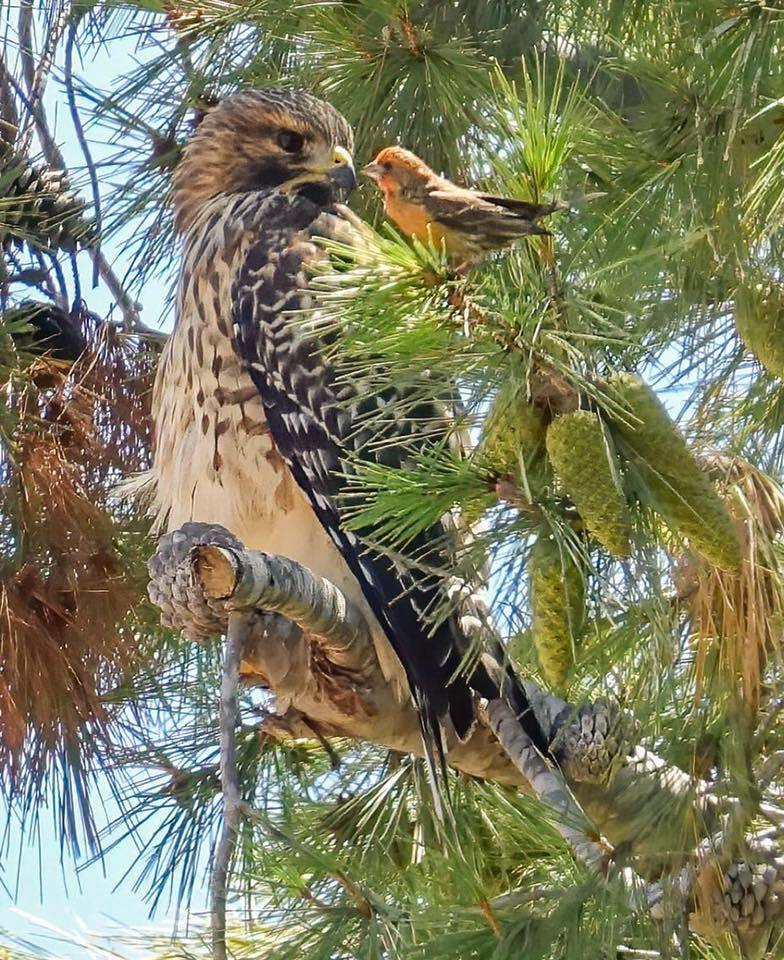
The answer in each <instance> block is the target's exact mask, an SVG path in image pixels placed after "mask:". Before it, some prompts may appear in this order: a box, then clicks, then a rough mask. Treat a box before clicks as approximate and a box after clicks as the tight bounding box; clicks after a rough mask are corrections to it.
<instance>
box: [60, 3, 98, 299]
mask: <svg viewBox="0 0 784 960" xmlns="http://www.w3.org/2000/svg"><path fill="white" fill-rule="evenodd" d="M77 28H78V20H77V21H74V22H73V23H72V24H71V26H70V27H69V29H68V37H67V39H66V41H65V65H64V66H65V70H64V79H65V93H66V96H67V98H68V107H69V109H70V111H71V122H72V123H73V126H74V131H75V133H76V139H77V140H78V141H79V146H80V147H81V150H82V155H83V156H84V162H85V166H86V167H87V174H88V176H89V177H90V190H91V192H92V195H93V219H94V220H95V232H96V234H97V238H96V240H95V246H94V249H95V250H96V251H100V249H101V229H102V226H103V218H102V215H101V191H100V189H99V187H98V173H97V171H96V169H95V163H94V161H93V157H92V154H91V153H90V145H89V144H88V143H87V137H86V136H85V133H84V126H83V125H82V118H81V116H80V115H79V108H78V107H77V105H76V94H75V93H74V86H73V48H74V43H75V42H76V31H77ZM99 276H100V274H99V270H98V261H97V260H95V259H94V260H93V288H95V287H97V286H98V278H99Z"/></svg>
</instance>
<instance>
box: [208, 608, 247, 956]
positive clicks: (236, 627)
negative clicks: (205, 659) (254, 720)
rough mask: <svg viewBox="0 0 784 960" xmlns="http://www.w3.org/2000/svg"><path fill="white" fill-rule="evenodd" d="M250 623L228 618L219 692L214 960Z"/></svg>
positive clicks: (222, 934) (235, 809)
mask: <svg viewBox="0 0 784 960" xmlns="http://www.w3.org/2000/svg"><path fill="white" fill-rule="evenodd" d="M249 630H250V620H249V618H248V617H247V616H244V615H243V614H236V613H235V614H233V615H232V616H230V617H229V625H228V629H227V631H226V644H225V646H224V653H223V677H222V680H221V690H220V778H221V792H222V794H223V824H222V826H221V834H220V837H219V839H218V843H217V846H216V848H215V857H214V860H213V866H212V877H211V880H210V895H211V898H212V905H211V914H212V922H211V930H212V956H213V960H226V899H227V894H226V888H227V883H228V877H229V867H230V865H231V859H232V856H233V854H234V848H235V846H236V842H237V830H238V828H239V822H240V782H239V776H238V773H237V748H236V732H237V721H238V719H239V707H238V702H237V687H238V685H239V679H240V659H241V657H242V650H243V648H244V646H245V644H246V643H247V640H248V633H249Z"/></svg>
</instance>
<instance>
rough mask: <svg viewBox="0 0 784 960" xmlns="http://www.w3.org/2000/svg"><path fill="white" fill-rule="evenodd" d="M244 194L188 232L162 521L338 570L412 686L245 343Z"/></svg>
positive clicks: (247, 236)
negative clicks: (295, 472) (215, 528)
mask: <svg viewBox="0 0 784 960" xmlns="http://www.w3.org/2000/svg"><path fill="white" fill-rule="evenodd" d="M243 204H245V201H244V200H243V199H242V198H239V199H238V198H234V199H229V198H226V197H221V198H218V199H216V200H213V201H211V202H210V203H209V204H208V205H207V206H206V207H205V208H204V210H203V211H202V212H201V213H200V215H199V216H198V217H197V218H196V219H195V221H194V222H193V224H192V225H191V227H190V228H189V229H188V231H187V232H186V234H185V236H184V238H183V254H182V256H183V261H182V269H181V271H180V281H179V287H178V291H177V322H176V326H175V329H174V332H173V333H172V336H171V337H170V339H169V341H168V343H167V344H166V348H165V350H164V354H163V356H162V357H161V361H160V364H159V367H158V373H157V377H156V383H155V395H154V401H153V415H154V421H155V458H154V466H153V474H154V477H153V479H154V484H155V499H154V511H155V514H156V526H157V527H158V528H159V529H166V530H175V529H177V528H178V527H180V526H182V524H183V523H186V522H187V521H189V520H194V521H202V522H205V523H219V524H221V525H222V526H224V527H226V529H227V530H229V531H231V533H233V534H234V535H235V536H236V537H238V538H239V539H240V540H241V541H242V543H243V544H245V546H246V547H248V548H249V549H253V550H264V551H266V552H267V553H273V554H278V555H281V556H285V557H289V558H290V559H292V560H296V561H297V562H299V563H301V564H303V565H304V566H306V567H308V568H309V569H310V570H312V571H313V572H314V573H316V574H319V575H320V576H323V577H325V578H327V579H328V580H330V581H331V582H332V583H334V584H335V585H336V586H337V587H339V588H340V589H341V590H342V591H343V593H344V594H345V595H346V596H347V597H348V598H349V599H350V600H351V601H352V602H353V603H354V604H356V605H357V606H358V607H359V608H360V609H362V610H363V611H364V613H365V616H366V618H367V620H368V622H369V623H370V624H371V625H372V626H374V627H375V630H374V634H375V637H374V639H375V640H376V647H377V650H378V653H379V659H380V662H381V664H382V668H383V669H384V673H385V674H386V675H387V677H388V678H389V679H392V680H394V681H395V683H396V686H397V687H398V689H399V690H401V691H402V690H404V689H406V688H407V684H406V682H405V678H404V673H403V671H402V668H401V667H400V664H399V662H398V661H397V658H396V657H395V656H394V653H393V652H392V650H391V647H390V645H389V642H388V641H387V639H386V637H385V636H384V634H383V631H382V630H381V628H380V627H379V626H377V624H376V620H375V617H374V616H373V614H372V612H371V610H370V608H369V606H368V604H367V601H366V600H365V597H364V596H363V593H362V590H361V588H360V586H359V585H358V583H357V580H356V578H355V577H354V576H353V574H352V573H351V571H350V570H349V568H348V565H347V564H346V562H345V560H344V559H343V557H342V556H341V554H340V552H339V551H338V550H337V549H336V547H335V545H334V544H333V542H332V540H331V539H330V537H329V536H328V534H327V533H326V531H325V530H324V527H323V526H322V525H321V524H320V523H319V521H318V519H317V517H316V515H315V514H314V512H313V509H312V507H311V505H310V504H309V503H308V501H307V499H306V497H305V495H304V494H303V492H302V491H301V489H300V488H299V486H298V485H297V483H296V481H295V480H294V478H293V477H292V475H291V471H290V470H289V468H288V467H287V466H286V464H285V463H284V461H283V460H282V458H281V457H280V455H279V454H278V452H277V450H276V449H275V445H274V443H273V440H272V436H271V433H270V430H269V427H268V426H267V423H266V418H265V415H264V408H263V405H262V401H261V397H260V396H259V392H258V389H257V388H256V386H255V385H254V383H253V381H252V380H251V378H250V376H249V374H248V372H247V370H246V368H245V367H244V365H243V361H242V360H241V358H240V357H239V355H238V353H237V351H236V348H235V345H234V342H233V337H232V323H231V285H232V281H233V279H234V277H235V275H236V271H237V270H238V268H239V265H240V264H241V262H242V261H243V259H244V257H245V255H246V252H247V248H248V246H249V244H250V242H251V241H252V239H253V235H252V233H251V232H250V231H247V230H244V229H243V228H242V223H243V216H242V214H243ZM245 205H247V204H245ZM332 219H334V218H332ZM302 244H303V245H304V244H308V246H309V247H310V250H309V253H310V254H311V256H312V257H313V258H316V257H319V256H322V255H323V254H322V253H321V252H320V250H319V249H318V248H317V247H316V246H315V245H314V244H310V243H309V242H308V240H307V238H304V237H303V239H302ZM284 307H285V304H278V305H276V309H278V310H279V309H283V308H284Z"/></svg>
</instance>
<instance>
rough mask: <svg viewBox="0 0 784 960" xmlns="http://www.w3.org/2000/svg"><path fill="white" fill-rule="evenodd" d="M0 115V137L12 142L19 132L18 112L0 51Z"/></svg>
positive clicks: (6, 68)
mask: <svg viewBox="0 0 784 960" xmlns="http://www.w3.org/2000/svg"><path fill="white" fill-rule="evenodd" d="M0 117H2V127H0V139H2V140H4V141H5V142H6V143H9V144H12V143H13V142H14V141H15V140H16V135H17V133H18V132H19V114H18V112H17V109H16V100H15V99H14V91H13V90H12V89H11V84H10V83H9V80H8V67H7V66H6V64H5V59H4V57H3V55H2V53H0Z"/></svg>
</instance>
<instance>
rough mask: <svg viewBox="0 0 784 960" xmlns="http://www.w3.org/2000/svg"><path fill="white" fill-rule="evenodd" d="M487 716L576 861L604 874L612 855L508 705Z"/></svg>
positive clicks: (492, 706) (491, 708)
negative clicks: (551, 816)
mask: <svg viewBox="0 0 784 960" xmlns="http://www.w3.org/2000/svg"><path fill="white" fill-rule="evenodd" d="M487 716H488V720H489V722H490V727H491V729H492V731H493V733H494V734H495V735H496V736H497V737H498V740H499V742H500V743H501V745H502V746H503V748H504V750H505V751H506V754H507V756H508V757H509V758H510V759H511V761H512V763H513V764H514V765H515V766H516V767H517V769H518V770H519V771H520V773H522V775H523V776H524V777H525V779H526V781H527V782H528V783H529V784H530V786H531V789H532V790H533V792H534V794H535V796H536V797H537V798H538V799H539V800H540V801H541V802H542V803H543V804H544V805H545V806H546V807H548V809H550V810H552V811H553V813H554V814H555V815H556V825H557V828H558V832H559V833H560V834H561V836H562V837H563V838H564V839H565V840H566V841H567V843H568V844H569V846H570V847H571V848H572V850H574V853H575V856H576V857H577V859H578V860H580V861H581V862H583V863H585V864H586V865H587V866H588V867H590V868H591V869H592V870H596V871H598V872H599V873H603V872H604V870H605V869H606V866H607V863H608V859H609V856H610V855H611V852H612V851H611V850H610V849H609V848H608V847H606V846H604V845H603V844H602V843H601V842H599V840H598V838H597V837H596V836H595V834H594V831H593V830H592V828H591V825H590V823H589V822H588V820H587V818H586V816H585V813H584V812H583V811H582V810H581V809H580V807H579V805H578V804H577V803H576V801H575V799H574V797H573V796H572V794H571V793H570V792H569V790H568V788H567V787H566V784H565V783H564V781H563V778H562V777H561V776H560V775H559V774H558V773H557V772H556V771H554V770H553V768H552V767H551V766H550V765H549V764H548V763H547V761H546V760H545V759H544V757H542V756H541V754H540V753H539V752H538V750H537V749H536V747H535V746H534V745H533V743H532V742H531V740H530V738H529V737H528V736H527V735H526V733H525V731H524V730H523V728H522V727H521V726H520V724H519V723H518V721H517V718H516V717H515V715H514V713H513V712H512V710H511V709H510V707H509V705H508V704H506V703H505V702H504V701H503V700H493V701H491V702H490V703H489V704H488V707H487Z"/></svg>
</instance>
